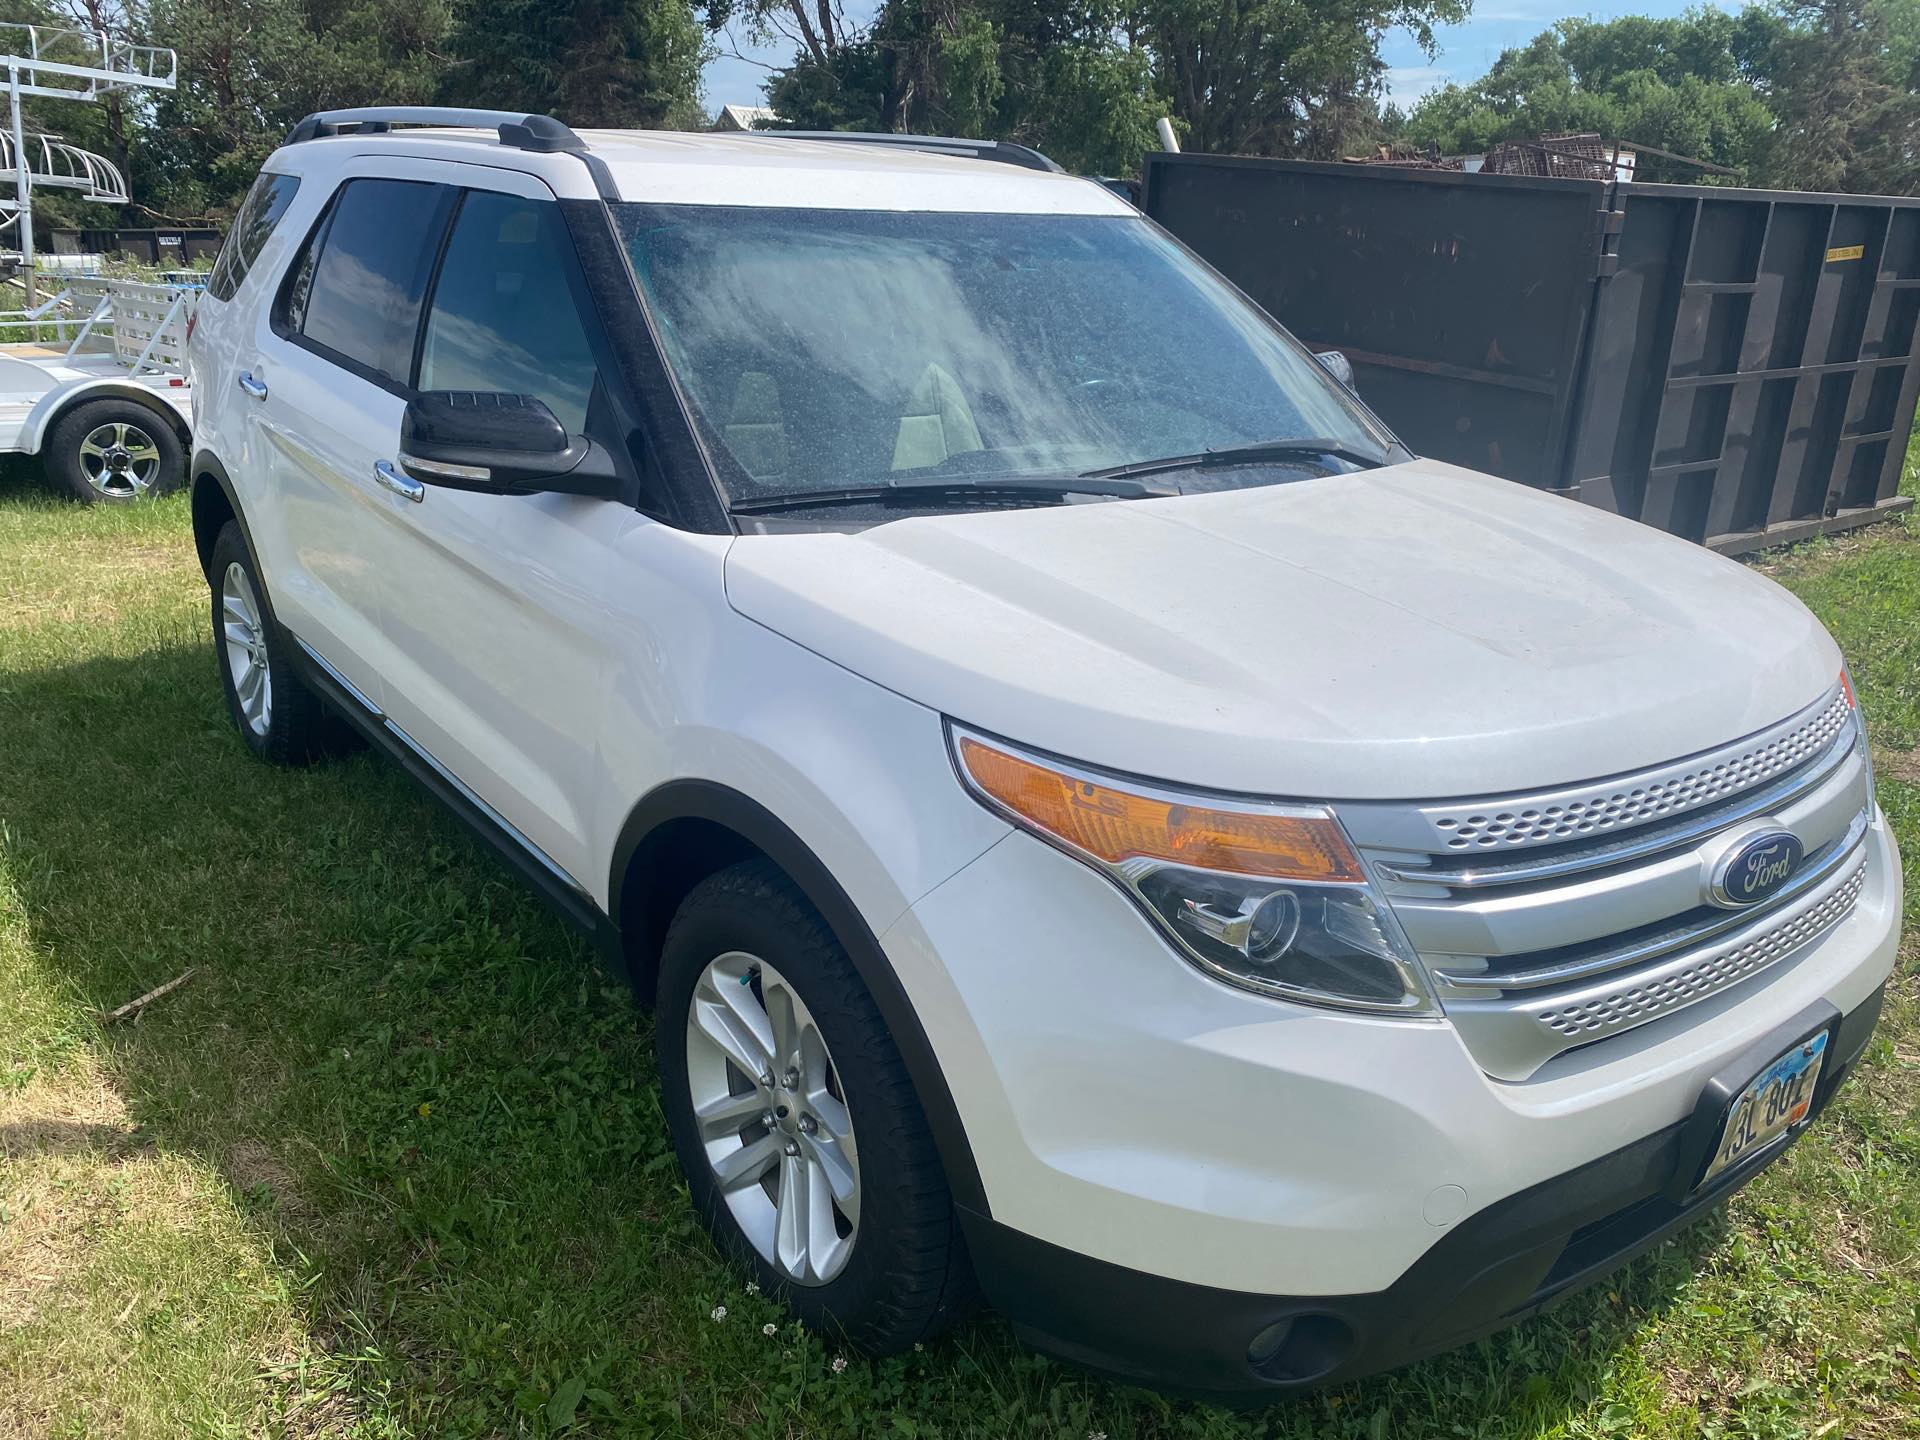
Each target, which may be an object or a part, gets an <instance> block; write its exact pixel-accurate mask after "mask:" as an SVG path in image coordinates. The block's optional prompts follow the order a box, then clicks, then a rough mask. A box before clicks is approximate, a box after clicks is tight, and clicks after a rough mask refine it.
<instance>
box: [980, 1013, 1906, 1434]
mask: <svg viewBox="0 0 1920 1440" xmlns="http://www.w3.org/2000/svg"><path fill="white" fill-rule="evenodd" d="M1880 1004H1881V992H1880V991H1875V992H1874V994H1873V996H1872V997H1871V998H1870V999H1869V1000H1868V1001H1866V1002H1865V1003H1863V1004H1861V1005H1860V1006H1858V1007H1856V1008H1855V1009H1854V1010H1853V1011H1852V1012H1851V1013H1850V1014H1848V1015H1846V1016H1844V1017H1835V1015H1834V1012H1833V1011H1832V1009H1831V1007H1824V1009H1823V1007H1818V1006H1816V1007H1810V1009H1809V1011H1808V1012H1806V1013H1804V1014H1803V1015H1801V1016H1798V1017H1795V1019H1793V1020H1791V1021H1789V1022H1788V1023H1787V1024H1785V1025H1783V1026H1781V1027H1780V1028H1779V1029H1778V1030H1776V1031H1774V1032H1773V1033H1771V1034H1769V1035H1767V1036H1765V1037H1763V1038H1762V1039H1760V1040H1758V1041H1756V1042H1755V1044H1754V1045H1753V1046H1752V1047H1750V1048H1751V1049H1752V1050H1753V1051H1755V1052H1756V1053H1757V1052H1761V1051H1764V1052H1765V1053H1766V1054H1767V1055H1772V1054H1775V1053H1778V1051H1780V1050H1783V1049H1785V1048H1787V1047H1788V1046H1790V1045H1792V1044H1793V1043H1794V1042H1795V1041H1796V1040H1797V1039H1799V1038H1801V1037H1802V1036H1804V1035H1805V1034H1806V1033H1807V1032H1808V1031H1809V1030H1810V1029H1812V1028H1814V1026H1815V1025H1816V1024H1819V1023H1823V1022H1824V1021H1827V1020H1830V1019H1833V1018H1838V1028H1837V1030H1836V1032H1835V1035H1834V1041H1833V1044H1834V1056H1835V1060H1836V1061H1837V1063H1836V1064H1835V1065H1834V1067H1833V1068H1832V1070H1831V1071H1829V1072H1825V1073H1823V1074H1822V1077H1821V1081H1820V1086H1819V1089H1818V1091H1817V1092H1816V1094H1815V1098H1814V1104H1813V1110H1812V1114H1813V1115H1815V1116H1817V1115H1818V1114H1819V1112H1820V1111H1821V1110H1822V1109H1824V1108H1825V1106H1826V1104H1827V1102H1828V1101H1829V1100H1830V1099H1831V1098H1832V1096H1833V1093H1834V1091H1835V1090H1836V1089H1838V1087H1839V1086H1840V1084H1841V1082H1842V1081H1843V1080H1845V1078H1846V1077H1847V1075H1848V1074H1849V1073H1851V1071H1852V1069H1853V1067H1854V1065H1855V1063H1856V1062H1857V1061H1858V1060H1859V1058H1860V1055H1861V1053H1862V1051H1864V1050H1865V1048H1866V1044H1867V1041H1868V1039H1869V1037H1870V1036H1871V1035H1872V1033H1873V1027H1874V1023H1875V1022H1876V1021H1877V1020H1878V1018H1879V1014H1880ZM1762 1063H1764V1060H1756V1061H1754V1062H1753V1064H1754V1065H1755V1067H1756V1068H1757V1066H1758V1065H1759V1064H1762ZM1712 1098H1717V1097H1703V1099H1702V1104H1703V1105H1705V1104H1707V1103H1708V1101H1709V1099H1712ZM1703 1113H1704V1112H1703ZM1716 1113H1717V1112H1716ZM1717 1139H1718V1128H1717V1126H1703V1125H1699V1124H1695V1123H1692V1122H1690V1121H1682V1122H1681V1123H1679V1124H1677V1125H1672V1126H1669V1127H1667V1128H1666V1129H1664V1130H1661V1131H1658V1132H1656V1133H1655V1134H1652V1135H1648V1136H1646V1137H1644V1138H1643V1139H1640V1140H1636V1141H1634V1142H1632V1143H1631V1144H1628V1145H1624V1146H1622V1147H1621V1148H1619V1149H1617V1150H1615V1151H1613V1152H1611V1153H1610V1154H1607V1155H1603V1156H1601V1157H1600V1158H1599V1159H1597V1160H1593V1161H1590V1162H1588V1163H1587V1164H1585V1165H1581V1166H1579V1167H1577V1168H1576V1169H1573V1170H1569V1171H1568V1172H1567V1173H1565V1174H1563V1175H1557V1176H1555V1177H1553V1178H1552V1179H1550V1180H1545V1181H1542V1182H1541V1183H1539V1184H1537V1185H1534V1186H1532V1187H1530V1188H1528V1189H1526V1190H1523V1191H1521V1192H1520V1193H1519V1194H1516V1195H1510V1196H1508V1197H1507V1198H1506V1199H1504V1200H1501V1201H1498V1202H1496V1203H1495V1204H1493V1205H1490V1206H1488V1207H1487V1208H1486V1209H1484V1210H1482V1211H1480V1212H1478V1213H1477V1214H1475V1215H1473V1216H1471V1217H1470V1218H1468V1219H1467V1220H1464V1221H1462V1222H1461V1223H1460V1224H1458V1225H1456V1226H1454V1227H1453V1228H1452V1229H1451V1230H1449V1231H1448V1232H1447V1233H1446V1235H1445V1236H1443V1237H1442V1238H1441V1239H1440V1241H1439V1242H1438V1243H1437V1244H1435V1245H1434V1246H1433V1247H1432V1248H1431V1249H1430V1250H1428V1251H1427V1253H1426V1254H1425V1255H1423V1256H1422V1257H1421V1258H1420V1260H1419V1261H1417V1262H1416V1263H1415V1264H1414V1265H1413V1267H1412V1268H1411V1269H1409V1270H1408V1271H1407V1272H1406V1273H1405V1274H1404V1275H1402V1276H1401V1277H1400V1278H1399V1279H1398V1280H1396V1281H1395V1282H1394V1283H1393V1284H1392V1285H1390V1286H1388V1287H1387V1288H1386V1289H1384V1290H1379V1291H1374V1292H1372V1293H1366V1294H1355V1295H1312V1296H1287V1295H1260V1294H1248V1293H1246V1292H1243V1291H1239V1290H1228V1289H1217V1288H1214V1287H1210V1286H1204V1285H1193V1284H1188V1283H1184V1282H1181V1281H1178V1280H1169V1279H1166V1278H1164V1277H1162V1276H1159V1275H1153V1274H1149V1273H1146V1272H1144V1271H1139V1270H1132V1269H1128V1268H1126V1267H1123V1266H1118V1265H1112V1264H1107V1263H1104V1262H1101V1261H1098V1260H1094V1259H1091V1258H1090V1257H1088V1256H1086V1255H1083V1254H1079V1253H1077V1252H1075V1251H1073V1250H1071V1249H1067V1248H1065V1247H1063V1246H1058V1245H1051V1244H1048V1243H1047V1242H1045V1241H1042V1240H1036V1239H1034V1238H1033V1237H1031V1236H1028V1235H1023V1234H1021V1233H1020V1232H1018V1231H1016V1230H1013V1229H1011V1228H1009V1227H1008V1226H1005V1225H1001V1224H998V1223H995V1222H993V1221H990V1220H986V1219H984V1218H983V1217H980V1216H978V1215H966V1216H964V1217H963V1219H964V1221H965V1225H966V1233H967V1244H968V1248H969V1251H970V1253H971V1255H972V1257H973V1262H974V1267H975V1269H976V1271H977V1272H978V1274H979V1277H980V1281H981V1285H982V1287H983V1288H984V1289H985V1291H986V1294H987V1296H988V1298H989V1299H990V1300H991V1301H992V1302H993V1304H994V1306H995V1307H996V1308H997V1309H999V1310H1000V1311H1001V1312H1002V1313H1003V1314H1005V1315H1006V1316H1007V1317H1008V1318H1009V1319H1011V1320H1012V1322H1013V1325H1014V1328H1015V1330H1016V1332H1017V1333H1018V1334H1019V1335H1020V1337H1021V1338H1022V1339H1023V1340H1025V1341H1026V1342H1027V1343H1028V1344H1030V1345H1033V1346H1034V1347H1035V1348H1036V1349H1041V1350H1045V1351H1048V1352H1050V1353H1053V1354H1056V1355H1059V1356H1061V1357H1062V1358H1064V1359H1067V1360H1071V1361H1074V1362H1076V1363H1078V1364H1081V1365H1084V1366H1086V1367H1087V1368H1089V1369H1092V1370H1097V1371H1100V1372H1102V1373H1105V1374H1108V1375H1112V1376H1115V1377H1116V1378H1120V1379H1124V1380H1128V1381H1132V1382H1135V1383H1140V1384H1147V1385H1151V1386H1154V1387H1155V1388H1157V1389H1162V1390H1168V1391H1176V1392H1181V1393H1186V1394H1193V1395H1197V1396H1200V1397H1202V1398H1206V1399H1213V1400H1220V1401H1225V1402H1228V1403H1248V1402H1253V1401H1258V1400H1260V1399H1263V1398H1272V1397H1274V1396H1275V1395H1276V1394H1279V1393H1284V1392H1286V1391H1289V1390H1298V1389H1303V1388H1306V1387H1308V1386H1316V1385H1325V1384H1338V1383H1341V1382H1344V1381H1347V1380H1353V1379H1357V1378H1358V1377H1360V1376H1363V1375H1368V1374H1372V1373H1373V1372H1375V1371H1378V1370H1384V1369H1389V1368H1391V1367H1393V1366H1396V1365H1402V1364H1406V1363H1407V1362H1409V1361H1412V1360H1417V1359H1419V1358H1421V1357H1422V1356H1426V1355H1431V1354H1435V1353H1437V1352H1439V1351H1442V1350H1448V1349H1452V1348H1453V1347H1455V1346H1458V1345H1462V1344H1465V1343H1467V1342H1468V1341H1470V1340H1474V1339H1477V1338H1478V1337H1480V1336H1482V1335H1485V1334H1488V1333H1490V1332H1491V1331H1494V1330H1497V1329H1500V1328H1502V1327H1504V1326H1507V1325H1511V1324H1513V1323H1514V1322H1515V1321H1517V1320H1520V1319H1523V1318H1525V1317H1526V1316H1528V1315H1530V1314H1532V1313H1534V1312H1535V1311H1537V1310H1539V1309H1541V1308H1542V1307H1544V1306H1546V1305H1550V1304H1552V1303H1553V1302H1554V1301H1556V1300H1558V1299H1561V1298H1563V1297H1565V1296H1566V1295H1568V1294H1570V1293H1572V1292H1573V1291H1575V1290H1578V1289H1580V1288H1582V1287H1583V1286H1586V1285H1589V1284H1591V1283H1593V1282H1594V1281H1596V1280H1598V1279H1599V1278H1601V1277H1602V1276H1603V1275H1605V1274H1607V1273H1608V1272H1609V1271H1611V1270H1613V1269H1615V1268H1616V1267H1618V1266H1620V1265H1623V1264H1625V1263H1626V1262H1627V1261H1629V1260H1631V1259H1633V1258H1634V1257H1635V1256H1636V1255H1639V1254H1641V1253H1642V1252H1643V1251H1645V1250H1647V1249H1649V1248H1650V1247H1652V1246H1653V1245H1656V1244H1658V1243H1659V1242H1660V1241H1661V1240H1663V1239H1665V1238H1666V1237H1667V1236H1669V1235H1671V1234H1673V1233H1674V1232H1675V1231H1676V1230H1678V1229H1680V1228H1681V1227H1683V1226H1684V1225H1686V1224H1687V1223H1688V1222H1689V1221H1690V1220H1692V1219H1694V1218H1695V1217H1696V1216H1697V1215H1698V1214H1699V1212H1700V1211H1701V1210H1703V1209H1705V1208H1707V1207H1708V1206H1711V1205H1714V1204H1717V1203H1719V1202H1720V1201H1721V1200H1724V1199H1725V1198H1726V1197H1727V1196H1728V1195H1730V1194H1732V1193H1733V1191H1735V1190H1737V1189H1739V1188H1740V1186H1742V1185H1744V1184H1745V1183H1746V1182H1747V1181H1748V1180H1750V1179H1752V1178H1753V1176H1754V1175H1755V1174H1757V1173H1758V1172H1759V1171H1760V1170H1762V1169H1764V1168H1766V1166H1767V1165H1769V1164H1771V1163H1772V1162H1773V1161H1774V1160H1775V1159H1777V1158H1778V1157H1779V1156H1780V1155H1781V1154H1782V1153H1784V1151H1785V1146H1782V1145H1775V1146H1773V1147H1772V1148H1771V1149H1769V1150H1768V1151H1766V1152H1764V1153H1762V1154H1760V1155H1757V1156H1755V1157H1754V1158H1753V1160H1752V1161H1751V1162H1750V1163H1748V1164H1747V1165H1744V1166H1741V1167H1738V1168H1736V1169H1735V1170H1732V1171H1729V1172H1727V1173H1725V1174H1723V1175H1722V1176H1720V1177H1718V1178H1716V1180H1715V1181H1714V1183H1713V1184H1712V1185H1710V1186H1707V1187H1705V1188H1704V1189H1702V1190H1700V1191H1698V1192H1691V1193H1690V1191H1689V1187H1690V1186H1692V1184H1693V1183H1694V1180H1695V1178H1696V1177H1697V1176H1698V1175H1699V1174H1700V1173H1701V1171H1702V1169H1703V1168H1704V1164H1705V1160H1706V1158H1707V1153H1706V1147H1710V1146H1711V1145H1713V1144H1714V1143H1715V1142H1716V1141H1717ZM1789 1143H1791V1142H1790V1141H1789Z"/></svg>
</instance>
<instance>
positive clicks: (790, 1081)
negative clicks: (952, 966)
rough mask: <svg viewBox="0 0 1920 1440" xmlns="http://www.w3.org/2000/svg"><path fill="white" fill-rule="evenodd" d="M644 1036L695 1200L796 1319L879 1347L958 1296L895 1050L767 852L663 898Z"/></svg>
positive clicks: (927, 1145) (945, 1198) (927, 1329)
mask: <svg viewBox="0 0 1920 1440" xmlns="http://www.w3.org/2000/svg"><path fill="white" fill-rule="evenodd" d="M655 1034H656V1036H657V1037H658V1038H657V1044H658V1046H659V1052H660V1074H661V1089H662V1093H663V1098H664V1100H665V1107H666V1112H667V1119H668V1123H669V1125H670V1126H671V1128H672V1131H673V1140H674V1146H675V1148H676V1150H677V1151H678V1152H679V1156H680V1163H681V1165H682V1167H683V1168H684V1169H685V1170H686V1173H687V1184H688V1189H689V1190H690V1192H691V1193H692V1196H693V1201H694V1204H695V1206H696V1207H697V1208H698V1210H699V1211H700V1214H701V1216H702V1218H703V1219H704V1220H705V1221H706V1223H707V1227H708V1229H709V1230H710V1231H711V1232H712V1233H713V1235H714V1238H715V1239H716V1240H717V1241H718V1242H719V1243H720V1245H721V1246H722V1248H723V1249H725V1250H727V1251H728V1252H730V1253H731V1254H732V1255H734V1256H735V1257H737V1258H738V1259H740V1260H741V1261H743V1262H744V1263H745V1264H746V1265H747V1266H748V1267H750V1268H751V1269H752V1271H753V1272H754V1274H755V1276H756V1278H757V1279H758V1280H759V1281H760V1283H761V1284H763V1285H765V1286H767V1287H768V1288H769V1289H774V1290H777V1291H779V1292H782V1293H783V1294H784V1295H785V1298H786V1300H787V1303H788V1304H789V1305H790V1306H791V1307H792V1308H793V1310H794V1312H795V1313H796V1314H797V1315H798V1316H799V1317H800V1319H801V1320H802V1321H804V1322H805V1323H807V1324H808V1325H810V1326H813V1327H815V1328H817V1329H825V1330H829V1331H834V1332H838V1333H843V1334H845V1335H846V1337H847V1338H848V1339H849V1340H851V1341H852V1342H853V1343H854V1344H856V1345H858V1346H860V1347H861V1348H862V1349H865V1350H869V1351H872V1352H874V1353H878V1354H885V1353H889V1352H892V1351H897V1350H902V1349H905V1348H906V1347H908V1346H910V1345H912V1344H913V1343H914V1342H915V1341H917V1340H922V1339H925V1338H927V1337H928V1336H930V1335H933V1334H935V1333H937V1332H939V1331H940V1330H942V1329H944V1328H946V1326H947V1325H949V1324H951V1323H952V1322H953V1321H954V1320H955V1319H958V1318H960V1317H961V1316H963V1315H964V1314H965V1313H966V1312H967V1311H968V1310H969V1309H970V1308H971V1307H972V1303H973V1298H974V1289H973V1281H972V1276H971V1272H970V1271H969V1269H968V1266H967V1261H966V1255H965V1251H964V1248H963V1246H962V1244H961V1240H960V1233H959V1227H958V1223H957V1220H956V1217H955V1214H954V1208H953V1199H952V1196H951V1195H950V1194H949V1192H948V1190H947V1184H946V1177H945V1174H944V1173H943V1172H942V1170H941V1168H940V1160H939V1156H938V1154H937V1153H936V1151H935V1149H934V1144H933V1138H932V1135H931V1133H930V1131H929V1129H928V1126H927V1119H926V1116H925V1114H924V1113H923V1112H922V1111H921V1108H920V1104H919V1101H918V1099H917V1097H916V1096H915V1094H914V1090H913V1084H912V1082H911V1080H910V1079H909V1078H908V1076H907V1072H906V1066H905V1063H904V1062H903V1061H902V1060H901V1058H900V1052H899V1051H898V1049H896V1048H895V1046H894V1044H893V1040H892V1037H891V1036H890V1035H889V1034H888V1032H887V1028H886V1025H885V1023H884V1022H883V1021H882V1020H881V1018H880V1012H879V1010H878V1008H877V1007H876V1006H875V1005H874V1002H873V997H872V995H870V994H869V993H868V991H867V988H866V986H865V985H864V984H862V983H861V980H860V977H859V974H858V973H857V972H856V971H855V969H854V966H853V962H852V961H851V960H850V959H849V958H848V956H847V953H846V951H845V950H844V949H842V948H841V946H840V944H839V942H838V941H837V940H836V939H835V938H834V936H833V933H832V931H830V930H829V929H828V928H827V925H826V922H825V921H823V920H822V919H821V918H820V915H819V913H818V912H817V911H815V910H814V908H813V907H812V905H810V904H809V903H808V902H807V899H806V897H805V896H804V895H803V894H802V893H801V892H800V890H799V889H798V887H797V886H795V885H794V884H793V882H792V881H791V880H790V879H788V878H787V876H786V875H785V874H784V873H783V872H782V871H781V870H780V869H779V868H778V867H777V866H775V865H773V864H772V863H771V862H770V861H765V860H756V861H748V862H746V863H743V864H740V865H735V866H733V867H731V868H730V869H727V870H723V871H721V872H720V873H719V874H717V875H713V876H711V877H709V878H708V879H706V880H704V881H702V882H701V883H700V884H699V885H698V886H696V887H695V888H694V891H693V893H692V894H691V895H689V896H688V897H687V899H686V902H685V903H684V904H683V905H682V906H681V907H680V911H679V913H678V914H677V915H675V917H674V920H673V924H672V927H671V928H670V929H669V931H668V933H667V940H666V944H665V946H664V947H663V948H662V955H661V971H660V1006H659V1012H658V1020H657V1024H656V1027H655Z"/></svg>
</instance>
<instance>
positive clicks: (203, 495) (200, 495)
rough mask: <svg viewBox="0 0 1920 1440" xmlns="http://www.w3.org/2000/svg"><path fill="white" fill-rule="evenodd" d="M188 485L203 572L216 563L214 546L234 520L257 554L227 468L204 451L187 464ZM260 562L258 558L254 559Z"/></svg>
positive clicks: (195, 540) (251, 549) (195, 541)
mask: <svg viewBox="0 0 1920 1440" xmlns="http://www.w3.org/2000/svg"><path fill="white" fill-rule="evenodd" d="M187 476H188V482H187V483H188V488H189V489H190V490H191V491H192V497H191V500H190V502H189V503H190V504H191V506H192V513H193V548H194V551H195V553H196V554H198V555H199V557H200V573H201V574H203V575H207V574H209V573H210V570H209V567H210V566H211V565H212V564H213V547H214V544H215V542H217V541H218V540H219V538H220V531H221V530H222V529H223V528H225V526H226V523H227V522H228V521H229V520H231V521H234V522H235V523H237V524H238V525H239V526H240V533H241V534H242V535H245V536H246V537H247V549H248V550H249V551H252V552H253V554H254V555H255V556H258V555H259V553H260V552H259V551H258V550H255V549H254V545H253V536H252V534H251V533H249V532H248V530H247V519H246V516H245V515H244V514H243V513H242V512H241V509H240V501H239V497H237V496H236V495H235V494H234V493H233V481H232V480H231V479H229V478H228V476H227V471H226V467H225V466H223V465H222V464H221V463H220V462H219V461H218V460H216V459H214V458H213V455H212V454H211V453H210V452H208V451H205V450H202V451H201V452H200V453H199V454H197V455H195V456H193V457H192V459H191V460H190V461H189V462H188V464H187ZM255 563H256V564H258V563H259V562H258V560H256V561H255Z"/></svg>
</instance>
